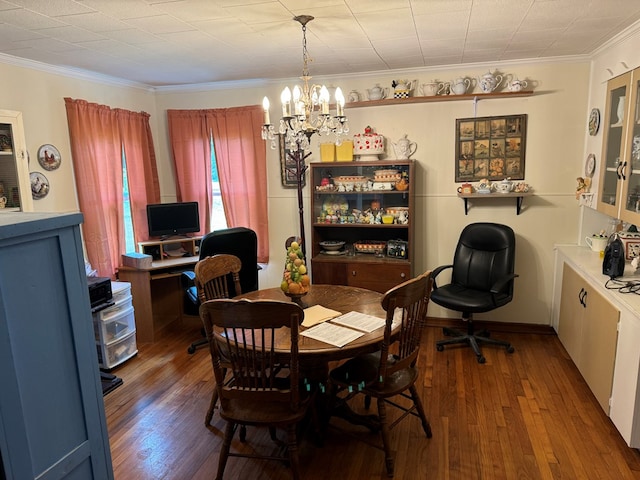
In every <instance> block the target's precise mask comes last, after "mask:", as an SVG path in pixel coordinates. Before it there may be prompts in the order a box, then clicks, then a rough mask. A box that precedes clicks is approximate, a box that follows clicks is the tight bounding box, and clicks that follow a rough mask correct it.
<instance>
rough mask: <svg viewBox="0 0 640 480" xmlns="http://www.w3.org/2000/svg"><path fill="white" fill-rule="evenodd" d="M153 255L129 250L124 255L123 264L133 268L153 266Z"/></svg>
mask: <svg viewBox="0 0 640 480" xmlns="http://www.w3.org/2000/svg"><path fill="white" fill-rule="evenodd" d="M152 260H153V257H152V256H151V255H147V254H145V253H137V252H129V253H125V254H123V255H122V265H124V266H125V267H132V268H140V269H143V268H151V262H152Z"/></svg>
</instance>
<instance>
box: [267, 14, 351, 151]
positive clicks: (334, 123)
mask: <svg viewBox="0 0 640 480" xmlns="http://www.w3.org/2000/svg"><path fill="white" fill-rule="evenodd" d="M293 19H294V20H295V21H296V22H298V23H300V25H302V76H301V77H300V79H301V80H302V87H300V86H298V85H296V86H295V87H293V91H292V90H290V89H289V87H285V89H284V90H283V91H282V94H281V96H280V100H281V102H282V118H281V119H280V125H279V126H278V131H277V133H278V134H280V135H283V137H284V141H285V147H286V148H288V149H289V150H298V149H301V150H306V149H308V148H309V139H310V138H311V136H312V135H313V134H314V133H317V134H318V135H329V134H335V135H336V145H340V144H341V143H342V139H341V137H342V136H343V135H346V134H348V133H349V125H348V123H347V117H346V116H345V115H344V95H343V94H342V90H341V89H340V87H338V88H336V91H335V97H334V98H335V105H336V114H335V115H331V113H330V112H329V101H330V95H329V90H328V89H327V87H325V86H324V85H315V84H311V85H310V80H311V75H309V55H308V52H307V23H309V22H310V21H311V20H313V17H312V16H311V15H298V16H297V17H293ZM262 108H263V109H264V125H263V126H262V139H263V140H269V141H270V142H271V148H272V149H275V148H276V141H275V139H276V128H275V127H274V125H272V124H271V121H270V118H269V99H268V98H267V97H264V99H263V101H262Z"/></svg>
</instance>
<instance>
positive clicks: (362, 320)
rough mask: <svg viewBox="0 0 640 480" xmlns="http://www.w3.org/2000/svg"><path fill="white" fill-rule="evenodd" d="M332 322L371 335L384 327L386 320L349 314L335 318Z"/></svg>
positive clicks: (362, 314)
mask: <svg viewBox="0 0 640 480" xmlns="http://www.w3.org/2000/svg"><path fill="white" fill-rule="evenodd" d="M332 322H333V323H336V324H338V325H343V326H345V327H349V328H353V329H354V330H359V331H361V332H364V333H370V332H373V331H374V330H375V329H377V328H380V327H384V324H385V323H386V320H385V319H384V318H378V317H374V316H373V315H367V314H365V313H360V312H349V313H345V314H344V315H341V316H339V317H337V318H334V319H333V320H332Z"/></svg>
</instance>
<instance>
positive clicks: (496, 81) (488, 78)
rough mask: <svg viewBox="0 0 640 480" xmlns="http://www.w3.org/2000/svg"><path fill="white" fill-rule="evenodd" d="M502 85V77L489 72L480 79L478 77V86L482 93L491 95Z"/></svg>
mask: <svg viewBox="0 0 640 480" xmlns="http://www.w3.org/2000/svg"><path fill="white" fill-rule="evenodd" d="M501 83H502V75H498V74H493V73H491V71H489V72H487V73H485V74H484V75H482V76H481V77H478V85H479V86H480V90H481V91H482V93H491V92H493V91H494V90H495V89H496V88H498V85H500V84H501Z"/></svg>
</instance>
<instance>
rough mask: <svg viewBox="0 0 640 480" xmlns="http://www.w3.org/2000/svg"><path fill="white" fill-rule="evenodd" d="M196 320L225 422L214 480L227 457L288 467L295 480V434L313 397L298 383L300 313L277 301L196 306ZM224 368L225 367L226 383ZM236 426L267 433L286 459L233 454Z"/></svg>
mask: <svg viewBox="0 0 640 480" xmlns="http://www.w3.org/2000/svg"><path fill="white" fill-rule="evenodd" d="M200 316H201V317H202V321H203V322H204V325H205V328H206V331H207V338H208V339H209V350H210V352H211V360H212V364H213V371H214V374H215V377H216V387H217V390H218V394H219V398H220V416H221V417H222V418H223V419H224V420H225V421H226V422H227V425H226V428H225V432H224V441H223V444H222V449H221V451H220V458H219V461H218V473H217V476H216V478H217V479H218V480H222V475H223V473H224V469H225V466H226V463H227V459H228V457H229V456H237V457H250V458H262V459H270V460H285V461H288V463H289V465H290V467H291V472H292V476H293V478H294V479H296V480H297V479H299V478H300V473H299V462H298V440H297V433H296V428H297V425H298V423H299V422H300V421H301V420H302V419H303V418H304V416H305V414H306V412H307V409H308V407H309V404H310V403H311V393H310V392H307V391H306V390H305V389H302V388H300V387H301V385H300V380H299V373H300V372H299V371H300V366H299V361H298V326H299V325H300V323H302V320H303V318H304V312H303V310H302V308H300V307H299V306H298V305H296V304H295V303H292V302H283V301H278V300H246V299H239V300H209V301H206V302H204V303H203V304H202V305H201V306H200ZM283 327H285V328H283ZM285 332H286V333H285ZM287 333H290V335H287ZM223 362H228V363H229V369H228V373H227V375H226V377H225V372H224V371H223ZM283 366H285V367H284V368H283ZM238 425H240V426H248V425H253V426H259V427H268V428H269V431H270V433H271V436H272V438H273V440H275V441H276V442H278V443H279V444H280V445H286V447H287V453H288V454H287V455H286V456H282V457H277V456H270V455H258V454H255V453H252V454H248V453H239V452H231V448H230V447H231V441H232V439H233V436H234V434H235V431H236V429H237V427H238ZM277 428H281V429H285V430H286V432H287V440H286V443H282V442H279V441H278V440H277V438H276V437H275V431H276V429H277ZM240 440H241V441H244V439H243V438H242V437H241V438H240Z"/></svg>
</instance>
